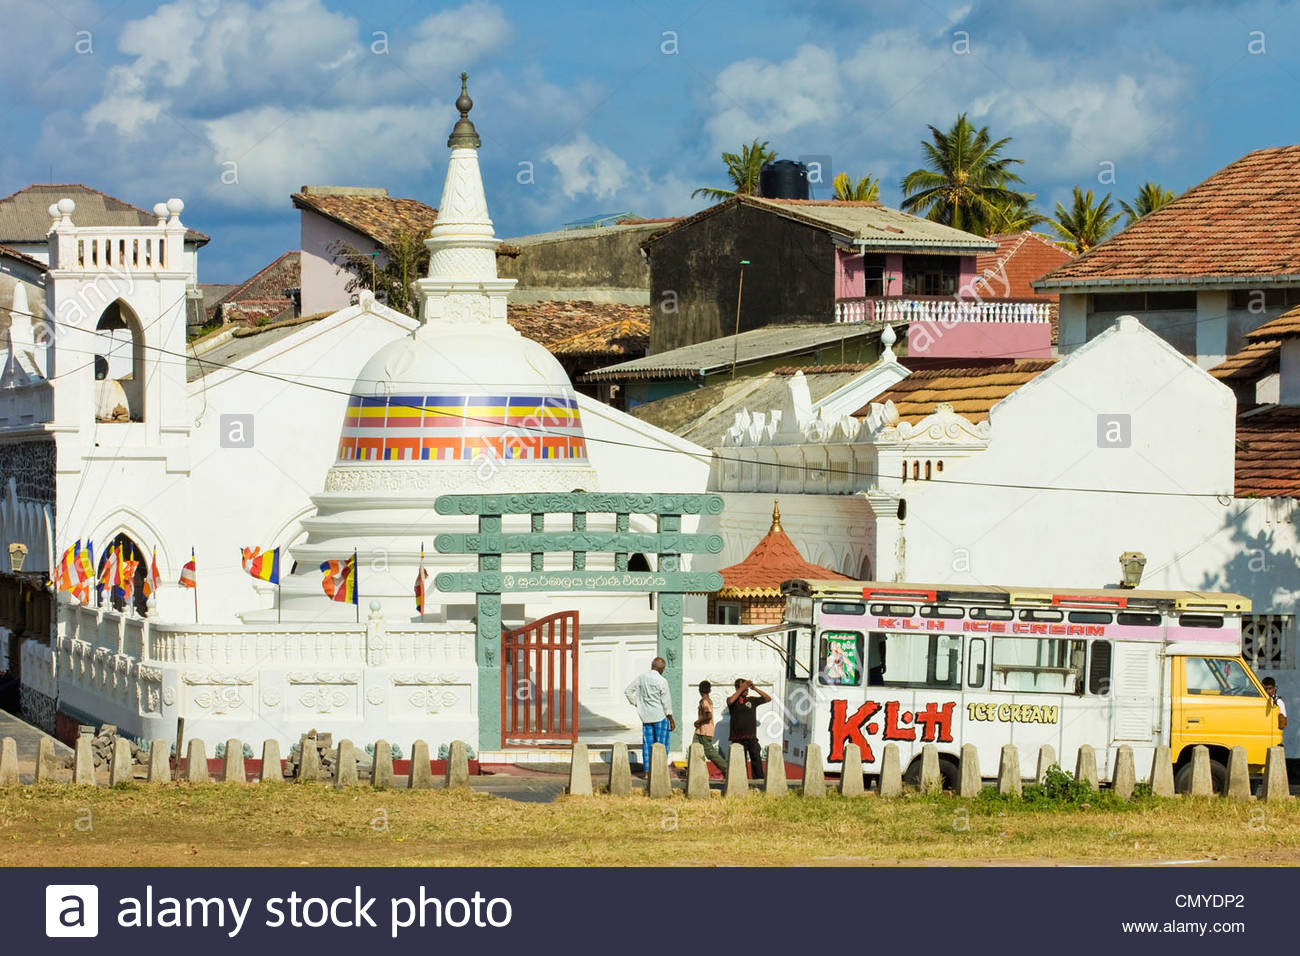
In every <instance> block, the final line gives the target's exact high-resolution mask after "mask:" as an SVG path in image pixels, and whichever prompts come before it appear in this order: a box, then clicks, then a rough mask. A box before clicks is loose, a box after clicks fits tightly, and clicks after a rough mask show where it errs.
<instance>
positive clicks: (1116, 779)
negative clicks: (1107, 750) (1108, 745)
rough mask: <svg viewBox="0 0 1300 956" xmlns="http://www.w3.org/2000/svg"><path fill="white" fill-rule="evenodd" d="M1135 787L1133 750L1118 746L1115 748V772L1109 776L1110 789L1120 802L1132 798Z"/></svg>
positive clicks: (1135, 776)
mask: <svg viewBox="0 0 1300 956" xmlns="http://www.w3.org/2000/svg"><path fill="white" fill-rule="evenodd" d="M1135 786H1137V768H1136V767H1135V766H1134V765H1133V748H1132V747H1130V746H1129V745H1128V744H1120V745H1119V746H1118V747H1116V748H1115V772H1114V773H1112V774H1111V775H1110V789H1111V792H1112V793H1114V794H1115V796H1117V797H1119V798H1120V799H1121V800H1127V799H1129V798H1130V797H1131V796H1133V788H1134V787H1135Z"/></svg>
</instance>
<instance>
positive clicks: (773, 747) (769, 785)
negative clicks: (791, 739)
mask: <svg viewBox="0 0 1300 956" xmlns="http://www.w3.org/2000/svg"><path fill="white" fill-rule="evenodd" d="M789 792H790V788H789V787H788V786H787V784H786V782H785V753H784V752H782V750H781V745H780V744H768V745H767V776H765V777H764V778H763V793H764V795H766V796H769V797H784V796H785V795H786V794H787V793H789Z"/></svg>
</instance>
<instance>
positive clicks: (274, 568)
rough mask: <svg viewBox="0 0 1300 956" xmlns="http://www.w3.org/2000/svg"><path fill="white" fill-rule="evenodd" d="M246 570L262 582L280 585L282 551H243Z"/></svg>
mask: <svg viewBox="0 0 1300 956" xmlns="http://www.w3.org/2000/svg"><path fill="white" fill-rule="evenodd" d="M243 561H244V570H245V571H247V572H248V573H249V574H251V575H252V576H253V577H255V578H257V579H258V580H260V581H270V582H271V583H272V584H279V583H280V549H279V548H275V549H274V550H271V551H263V550H262V549H261V548H244V549H243Z"/></svg>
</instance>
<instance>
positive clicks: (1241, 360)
mask: <svg viewBox="0 0 1300 956" xmlns="http://www.w3.org/2000/svg"><path fill="white" fill-rule="evenodd" d="M1249 337H1250V336H1247V338H1249ZM1281 350H1282V340H1281V339H1259V340H1258V341H1254V342H1247V343H1246V345H1245V346H1244V347H1243V348H1242V349H1241V351H1240V352H1238V353H1237V354H1236V355H1230V356H1228V358H1227V359H1225V360H1224V361H1222V362H1220V363H1219V364H1218V365H1216V366H1214V368H1212V369H1210V370H1209V372H1210V374H1211V375H1213V376H1214V377H1215V378H1217V379H1219V380H1220V381H1223V382H1228V381H1234V380H1239V381H1247V380H1250V381H1254V380H1257V379H1259V378H1261V377H1263V376H1265V375H1268V374H1269V373H1270V372H1276V371H1277V370H1278V367H1279V362H1280V361H1281Z"/></svg>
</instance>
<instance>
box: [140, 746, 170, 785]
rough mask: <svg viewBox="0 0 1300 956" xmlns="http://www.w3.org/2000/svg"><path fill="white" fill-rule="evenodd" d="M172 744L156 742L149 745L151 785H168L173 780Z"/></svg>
mask: <svg viewBox="0 0 1300 956" xmlns="http://www.w3.org/2000/svg"><path fill="white" fill-rule="evenodd" d="M171 746H172V745H171V744H170V743H169V742H168V741H166V740H155V741H154V742H153V743H151V744H150V745H149V775H148V777H147V778H146V779H147V780H148V781H149V783H168V782H169V781H170V780H171V778H172V760H171Z"/></svg>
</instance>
